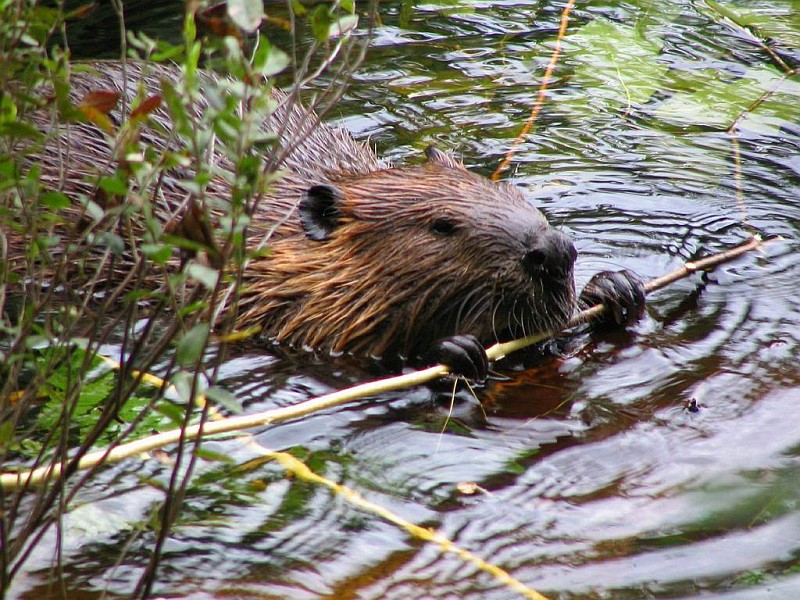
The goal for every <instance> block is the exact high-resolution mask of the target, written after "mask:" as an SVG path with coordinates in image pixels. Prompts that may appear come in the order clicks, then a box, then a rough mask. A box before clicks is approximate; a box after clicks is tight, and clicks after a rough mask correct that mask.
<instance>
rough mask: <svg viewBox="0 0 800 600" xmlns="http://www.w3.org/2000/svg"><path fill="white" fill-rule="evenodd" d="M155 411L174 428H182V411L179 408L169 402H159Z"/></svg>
mask: <svg viewBox="0 0 800 600" xmlns="http://www.w3.org/2000/svg"><path fill="white" fill-rule="evenodd" d="M176 387H177V385H176ZM187 402H188V400H187ZM155 409H156V411H158V412H159V413H160V414H162V415H164V416H165V417H166V418H167V419H169V421H170V423H172V425H173V426H174V427H182V426H183V416H184V410H183V409H182V408H181V407H180V406H176V405H175V404H172V403H171V402H159V403H158V404H157V405H156V407H155Z"/></svg>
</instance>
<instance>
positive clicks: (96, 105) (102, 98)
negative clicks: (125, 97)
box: [78, 90, 119, 115]
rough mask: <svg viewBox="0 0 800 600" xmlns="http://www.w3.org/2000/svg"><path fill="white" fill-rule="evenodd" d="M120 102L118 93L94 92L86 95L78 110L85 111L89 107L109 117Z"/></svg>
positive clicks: (108, 91)
mask: <svg viewBox="0 0 800 600" xmlns="http://www.w3.org/2000/svg"><path fill="white" fill-rule="evenodd" d="M118 100H119V93H118V92H112V91H110V90H93V91H91V92H87V93H86V95H85V96H84V97H83V100H81V103H80V104H78V109H79V110H81V111H83V109H84V108H85V107H88V108H91V109H93V110H95V111H97V112H100V113H103V114H104V115H107V114H108V113H110V112H111V111H112V110H113V108H114V107H115V106H116V105H117V101H118ZM84 114H85V113H84Z"/></svg>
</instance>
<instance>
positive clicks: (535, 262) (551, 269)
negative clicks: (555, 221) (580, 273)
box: [522, 229, 578, 277]
mask: <svg viewBox="0 0 800 600" xmlns="http://www.w3.org/2000/svg"><path fill="white" fill-rule="evenodd" d="M577 256H578V251H577V250H576V249H575V245H574V244H573V243H572V240H571V239H569V237H567V236H566V235H565V234H563V233H561V232H560V231H556V230H554V229H551V230H549V231H547V232H545V233H543V234H540V235H537V236H536V237H535V238H534V239H533V240H532V241H531V242H530V243H529V249H528V251H527V252H525V255H524V256H523V257H522V268H523V269H525V272H526V273H528V275H530V276H531V277H542V276H543V275H549V276H553V275H567V274H569V273H571V272H572V266H573V265H574V264H575V259H576V258H577Z"/></svg>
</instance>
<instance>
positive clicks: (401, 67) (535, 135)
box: [17, 0, 800, 600]
mask: <svg viewBox="0 0 800 600" xmlns="http://www.w3.org/2000/svg"><path fill="white" fill-rule="evenodd" d="M578 4H579V5H580V6H579V8H578V9H577V10H576V11H575V12H574V13H573V14H572V16H571V20H570V32H571V35H570V37H569V38H568V39H567V42H566V45H565V48H564V54H563V55H562V57H561V59H560V61H559V66H558V69H557V71H556V80H555V82H554V83H553V85H552V86H551V87H550V88H549V89H548V91H547V98H546V103H545V106H544V109H543V110H542V113H541V115H540V117H539V119H538V120H537V122H536V125H535V127H534V129H533V131H532V134H531V135H530V137H529V139H527V140H526V142H525V143H524V144H522V145H521V146H520V147H519V149H518V151H517V153H516V154H515V155H514V159H513V163H512V166H511V168H510V169H509V171H507V172H506V173H505V174H504V178H505V179H507V180H510V181H513V182H514V183H516V184H518V185H519V186H521V187H522V188H524V189H525V190H526V192H527V193H528V195H529V197H530V200H531V202H533V203H535V204H536V205H537V206H539V207H541V208H542V210H544V211H545V212H546V214H547V215H548V217H549V218H550V220H551V222H553V223H554V224H556V225H557V226H559V227H560V228H562V229H563V230H564V231H566V232H568V233H569V234H570V235H571V236H572V237H573V238H574V240H575V242H576V245H577V246H578V248H579V251H580V258H579V265H578V279H579V285H580V284H581V283H583V282H585V281H586V280H587V279H588V278H589V277H590V276H591V275H592V274H593V273H595V272H597V271H599V270H605V269H619V268H626V269H630V270H633V271H634V272H636V273H638V274H639V275H640V276H641V277H642V278H644V279H649V278H652V277H656V276H658V275H661V274H662V273H664V272H666V271H669V270H671V269H674V268H676V267H677V266H679V265H680V264H681V263H682V262H683V261H685V260H689V259H693V258H697V257H699V256H703V255H706V254H710V253H713V252H717V251H720V250H722V249H724V248H726V247H729V246H731V245H735V244H738V243H740V242H742V241H744V240H746V239H747V238H748V237H749V235H751V233H753V232H759V233H762V234H764V235H769V236H772V235H780V236H783V238H784V241H782V242H777V243H773V244H771V245H769V246H768V247H767V248H765V249H764V250H763V251H760V252H756V253H753V254H751V255H749V256H747V257H745V258H742V259H740V260H737V261H735V262H733V263H731V264H728V265H726V266H724V267H721V268H719V269H717V270H716V271H714V272H713V273H711V274H709V275H707V276H699V275H697V276H694V277H691V278H689V279H686V280H683V281H681V282H679V283H677V284H674V285H672V286H671V287H669V288H668V289H665V290H663V291H660V292H658V293H656V294H655V295H653V296H652V298H651V299H650V301H649V307H648V313H647V316H646V317H645V318H644V319H643V320H642V322H641V323H639V324H637V325H636V326H634V327H632V328H629V329H628V330H626V331H617V332H606V333H586V332H583V333H579V334H577V335H575V336H573V337H571V338H568V339H565V340H563V342H562V343H561V344H560V346H559V348H560V351H559V352H558V353H556V354H552V353H550V354H547V353H545V354H537V355H531V356H526V357H510V358H509V359H507V360H506V361H503V362H498V363H497V364H496V365H495V370H496V371H497V374H496V376H495V377H493V378H492V379H491V380H490V381H489V382H488V383H487V384H486V386H485V387H483V388H480V389H477V390H476V396H477V397H472V395H471V394H470V393H469V391H468V390H465V389H463V390H459V392H458V394H457V395H456V398H455V400H454V404H453V406H452V407H451V406H450V399H449V396H448V394H447V393H446V392H445V391H442V390H436V391H432V390H430V389H414V390H410V391H406V392H397V393H391V394H384V395H381V396H378V397H374V398H371V399H368V400H367V401H364V402H359V403H353V404H352V405H349V406H346V407H344V408H340V409H337V410H333V411H329V412H326V413H322V414H317V415H314V416H312V417H308V418H305V419H303V420H302V421H295V422H290V423H285V424H282V425H277V426H273V427H270V428H265V429H263V430H261V431H255V432H254V435H255V439H256V440H257V442H259V443H260V444H263V445H264V446H266V447H268V448H272V449H276V450H286V449H292V448H294V449H296V450H297V451H298V452H299V454H301V455H302V456H303V458H304V459H305V460H306V462H307V463H308V464H309V465H310V466H312V468H314V470H315V471H316V472H318V473H320V474H322V475H325V476H326V477H329V478H331V479H333V480H335V481H337V482H339V483H341V484H343V485H346V486H348V487H350V488H352V489H354V490H357V491H358V492H359V493H360V494H362V495H363V496H364V497H365V498H367V499H368V500H370V501H373V502H375V503H377V504H380V505H381V506H384V507H386V508H388V509H390V510H392V511H394V512H396V513H397V514H399V515H401V516H402V517H404V518H406V519H408V520H410V521H412V522H414V523H416V524H419V525H422V526H424V527H429V528H434V529H436V530H438V531H440V532H441V533H443V534H444V535H446V536H447V537H448V538H449V539H451V540H453V541H454V542H455V543H456V544H458V545H459V546H460V547H462V548H466V549H469V550H470V551H472V552H474V553H475V554H476V555H478V556H480V557H482V558H483V559H485V560H487V561H490V562H491V563H493V564H495V565H498V566H500V567H502V568H503V569H505V570H507V571H508V572H509V573H510V574H511V575H513V576H514V577H516V578H517V579H519V580H521V581H522V582H523V583H525V584H526V585H529V586H531V587H532V588H535V589H537V590H539V591H540V592H542V593H544V594H546V595H547V596H548V597H550V598H562V599H567V598H569V599H586V600H588V599H595V598H615V599H623V600H624V599H628V598H630V599H633V598H703V599H707V598H719V599H724V600H733V599H736V600H740V599H745V598H746V599H759V598H770V599H776V598H787V599H789V598H796V597H799V596H800V575H798V574H797V573H798V555H800V510H799V509H798V506H799V503H798V499H799V498H800V483H799V482H800V477H798V475H800V460H799V459H798V455H799V454H800V427H799V426H798V423H797V418H796V416H795V415H796V413H795V410H796V407H797V405H798V402H800V375H798V369H797V357H798V344H799V343H800V327H798V325H799V323H798V322H799V321H800V301H799V300H798V297H799V296H800V294H798V285H797V282H798V281H800V261H798V260H797V250H798V241H797V240H798V228H799V226H800V205H798V198H800V108H798V107H799V106H800V102H798V100H800V79H798V77H797V75H791V76H787V77H785V79H782V78H783V77H784V76H785V75H786V70H785V69H784V68H783V67H782V66H781V65H780V64H779V63H778V62H776V60H775V59H774V58H773V57H771V56H770V55H769V53H767V52H766V50H765V47H764V44H763V43H760V42H759V40H758V39H757V38H756V37H754V35H752V34H753V32H755V33H757V34H759V35H760V36H761V39H762V40H765V41H766V44H768V45H769V47H770V48H772V49H773V50H774V51H775V52H776V53H778V55H779V56H780V57H781V58H782V59H783V60H784V61H786V63H787V64H788V65H789V66H795V67H796V65H797V64H798V63H799V62H800V60H798V59H800V53H799V52H798V47H800V22H798V16H797V15H798V14H800V13H798V10H797V3H796V2H791V1H789V0H784V1H771V2H736V3H734V2H728V3H725V6H726V7H727V8H728V9H730V10H732V11H734V12H735V14H737V15H739V16H740V17H742V19H744V17H747V19H749V21H750V22H752V25H750V28H749V29H748V28H743V27H740V26H737V25H736V24H735V23H734V22H732V21H731V20H730V19H728V18H725V17H723V16H722V15H720V14H719V13H717V12H714V11H712V10H711V9H710V8H709V6H708V5H706V4H704V3H700V2H690V1H678V2H586V3H578ZM174 10H180V8H179V7H178V8H177V9H176V7H175V5H174V3H161V4H159V5H156V6H150V5H147V6H142V7H139V6H136V7H131V8H128V11H129V13H130V14H129V21H128V25H129V26H134V25H136V24H138V23H142V24H145V25H147V24H149V26H150V27H151V28H153V21H154V20H155V19H156V18H157V19H163V22H162V27H163V28H164V29H166V30H169V28H171V27H174V28H177V27H178V26H179V22H180V18H179V17H174V19H173V21H174V23H173V22H171V21H170V20H169V19H167V18H164V15H165V14H170V11H174ZM380 10H381V17H382V20H381V25H380V27H378V29H377V31H376V35H375V39H374V41H373V43H372V46H371V48H370V51H369V54H368V56H367V62H366V64H365V65H364V66H363V68H362V69H361V70H359V72H358V74H357V75H356V77H355V79H354V81H353V82H352V85H351V86H350V88H349V89H348V92H347V94H346V97H345V99H344V100H343V101H342V102H341V103H340V105H339V106H338V107H337V111H336V114H334V115H332V117H333V118H334V120H336V121H338V122H339V123H341V124H343V125H344V126H345V127H347V128H349V129H350V130H351V131H352V132H353V134H354V135H355V136H356V137H357V138H359V139H369V140H370V142H371V143H372V144H374V145H375V146H376V147H377V149H378V152H379V154H381V155H382V156H385V157H387V159H389V160H392V161H395V162H398V163H402V162H413V161H419V160H421V151H422V149H423V148H425V147H426V146H427V145H429V144H436V145H437V146H438V147H439V148H440V149H443V150H446V151H448V152H450V153H452V154H454V155H455V156H457V157H459V158H460V159H461V160H463V161H464V163H465V164H466V165H467V166H468V167H469V168H470V169H473V170H476V171H478V172H480V173H483V174H486V175H488V174H490V173H491V172H492V171H493V170H494V169H495V167H496V166H497V165H498V164H499V163H500V161H501V160H502V158H503V156H504V155H505V153H506V152H507V150H508V148H509V147H510V145H511V142H512V141H513V139H514V137H515V136H516V135H517V132H518V131H519V130H520V128H521V126H522V124H523V123H524V121H525V119H527V117H528V114H529V112H530V110H531V107H532V104H533V102H534V100H535V97H536V94H537V89H538V85H539V83H540V81H541V78H542V76H543V73H544V68H545V67H546V65H547V63H548V61H549V59H550V54H551V51H552V49H553V44H554V35H555V31H556V30H557V27H558V23H559V19H560V11H561V6H560V3H559V4H556V3H550V2H536V1H526V0H517V1H513V2H463V3H461V2H442V3H424V4H423V3H420V4H412V3H406V2H388V3H383V4H382V5H381V9H380ZM171 14H176V13H171ZM178 14H179V13H178ZM148 17H150V18H148ZM747 19H745V20H747ZM98 31H100V32H101V31H102V30H101V29H98ZM172 31H173V33H172V34H171V35H174V29H173V30H172ZM163 33H164V35H170V34H169V33H167V32H163ZM98 35H99V34H98ZM108 35H109V36H113V35H114V33H113V30H112V32H111V33H108ZM77 50H78V51H80V50H82V48H81V47H80V45H78V48H77ZM765 94H766V95H767V96H768V97H766V98H765V101H764V102H762V103H761V104H759V105H758V106H755V107H753V104H754V103H755V102H756V101H758V100H759V98H761V97H762V96H764V95H765ZM750 109H752V110H750ZM732 126H733V128H732V129H731V127H732ZM368 377H370V374H369V372H368V371H367V370H362V369H361V368H359V367H358V366H356V365H352V364H351V363H349V362H348V360H347V358H343V359H339V360H336V361H331V360H325V359H317V360H313V359H311V358H310V357H307V356H299V357H298V356H287V355H285V354H282V353H274V352H272V351H270V350H269V349H263V348H251V349H249V350H247V351H244V350H243V351H242V352H241V354H240V355H238V356H236V357H234V358H232V359H230V360H229V361H228V362H227V363H226V364H225V365H224V367H223V370H222V383H223V384H224V385H225V386H226V387H228V388H229V389H231V390H234V391H235V392H236V393H237V395H238V396H239V397H241V398H242V399H243V400H244V402H245V405H246V408H247V410H248V411H256V410H264V409H267V408H270V407H275V406H284V405H288V404H292V403H296V402H299V401H302V400H305V399H307V398H311V397H313V396H316V395H319V394H322V393H325V392H327V391H331V390H334V389H339V388H343V387H347V386H348V385H351V384H352V383H355V382H358V381H363V380H364V379H366V378H368ZM692 401H695V402H696V403H697V404H698V406H699V410H697V411H690V410H688V409H687V406H689V404H690V403H691V402H692ZM209 446H210V447H211V448H212V449H213V450H215V451H218V452H222V453H225V454H227V455H229V456H231V457H233V459H234V464H235V465H238V466H239V468H237V469H234V468H233V467H232V466H229V465H220V464H216V463H208V464H202V465H201V467H200V468H199V470H198V471H199V472H198V475H197V476H196V477H197V479H198V482H201V481H202V484H200V483H198V485H195V486H192V488H191V489H190V493H189V496H188V497H187V499H186V506H185V511H184V513H183V515H182V517H181V519H180V520H179V523H178V525H177V526H176V527H175V529H174V531H173V534H172V536H171V538H170V540H169V542H168V545H167V548H166V552H165V556H164V560H163V563H162V568H161V571H160V578H159V582H158V585H157V587H156V593H157V594H160V595H165V596H180V597H188V598H212V597H213V598H222V597H232V598H256V597H258V598H298V599H300V598H317V597H330V598H337V599H338V598H355V597H357V598H375V599H378V598H381V599H409V598H476V599H477V598H481V599H485V598H498V599H499V598H512V597H515V594H514V593H513V592H512V591H511V590H510V589H509V588H507V587H504V586H503V585H501V584H499V583H498V582H497V581H496V580H495V579H493V578H492V577H490V576H489V575H487V574H485V573H481V572H479V571H478V570H477V569H476V568H474V567H472V566H470V565H467V564H465V563H464V562H462V561H461V560H460V559H458V558H456V557H454V556H453V555H449V554H443V553H442V552H441V551H440V549H439V548H438V547H436V546H435V545H431V544H427V543H423V542H421V541H417V540H414V539H412V538H411V537H410V536H409V535H408V534H407V533H406V532H405V531H403V530H402V529H399V528H397V527H396V526H394V525H391V524H389V523H387V522H385V521H383V520H381V519H380V518H378V517H376V516H374V515H371V514H367V513H365V512H363V511H361V510H359V509H357V508H354V507H353V506H352V505H351V504H349V503H348V502H346V501H345V500H343V499H342V498H340V497H335V496H334V495H333V494H332V493H331V492H330V491H329V490H328V489H326V488H322V487H319V486H314V485H311V484H305V483H301V482H297V481H294V480H292V479H287V478H286V477H285V476H284V474H283V472H282V470H281V469H280V468H278V467H277V466H276V465H273V464H270V463H267V464H259V465H256V466H252V467H251V468H247V467H246V464H247V461H249V460H251V459H253V458H254V455H253V453H252V452H251V451H250V450H249V449H248V448H247V447H245V446H243V445H242V444H241V443H240V442H238V441H236V440H228V441H219V442H213V443H210V444H209ZM169 472H170V469H169V467H168V466H162V465H159V464H157V463H155V462H154V461H148V462H141V461H134V460H131V461H126V462H125V463H122V464H120V465H117V466H114V467H111V468H109V469H107V470H106V471H105V472H103V473H102V475H101V476H100V477H99V478H98V480H97V482H96V483H95V484H94V485H93V486H91V487H89V488H88V489H87V490H86V491H84V492H83V494H82V495H81V497H80V498H79V501H78V502H77V504H76V508H75V509H74V510H73V511H72V513H71V517H70V518H71V519H72V521H71V523H72V524H73V526H72V528H71V529H68V535H67V537H66V542H65V556H64V564H65V566H64V568H65V571H64V573H65V578H66V580H65V586H66V589H67V596H68V597H71V598H93V597H100V596H102V595H103V594H104V593H105V594H106V597H116V596H118V595H119V596H124V595H125V594H126V592H129V591H130V590H131V589H132V588H133V586H134V585H135V582H136V580H137V578H138V576H139V575H140V573H141V569H142V568H143V566H144V565H145V564H146V562H147V560H148V559H149V548H151V546H152V543H153V534H152V532H151V531H150V530H149V529H147V527H145V526H143V523H146V519H147V515H148V511H149V510H151V508H152V507H153V506H154V505H155V502H156V501H157V500H158V499H159V498H160V492H159V491H158V489H157V487H155V486H152V485H149V484H148V483H147V482H148V481H156V482H159V481H160V482H162V483H163V482H165V481H166V480H167V479H168V477H169ZM461 482H475V483H477V484H478V486H479V491H478V492H477V493H475V494H472V495H466V494H463V493H461V492H460V491H459V489H458V488H457V485H458V484H459V483H461ZM87 523H92V527H89V526H88V525H87ZM140 529H141V531H139V530H140ZM123 544H127V547H126V549H125V550H124V551H122V550H121V547H122V545H123ZM120 557H121V558H120ZM117 561H119V562H118V564H117ZM47 564H48V557H46V556H45V553H42V554H41V555H40V556H39V555H37V556H35V557H34V559H33V560H32V561H31V562H30V564H29V568H28V571H27V572H26V573H25V575H24V577H22V578H20V580H19V581H18V586H17V589H18V592H19V596H20V597H23V598H43V597H57V593H56V591H55V590H52V589H50V588H49V587H48V586H47V584H46V583H44V582H45V581H46V580H47V577H48V571H47V569H46V567H47Z"/></svg>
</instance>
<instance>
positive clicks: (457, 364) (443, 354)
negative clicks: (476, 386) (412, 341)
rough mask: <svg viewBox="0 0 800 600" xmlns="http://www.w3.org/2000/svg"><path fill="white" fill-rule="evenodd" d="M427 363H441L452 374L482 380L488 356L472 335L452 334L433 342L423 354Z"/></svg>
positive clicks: (486, 373) (486, 367) (484, 377)
mask: <svg viewBox="0 0 800 600" xmlns="http://www.w3.org/2000/svg"><path fill="white" fill-rule="evenodd" d="M425 358H426V360H425V362H426V363H427V364H429V365H433V364H443V365H447V366H448V367H449V368H450V372H451V373H452V374H453V375H460V376H463V377H466V378H467V379H473V380H475V381H483V380H484V379H486V376H487V375H488V374H489V358H488V357H487V356H486V350H484V349H483V345H482V344H481V343H480V342H479V341H478V338H476V337H475V336H474V335H454V336H453V337H449V338H444V339H442V340H439V341H437V342H435V343H434V344H433V347H432V348H431V350H430V351H429V352H428V353H427V354H426V355H425Z"/></svg>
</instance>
